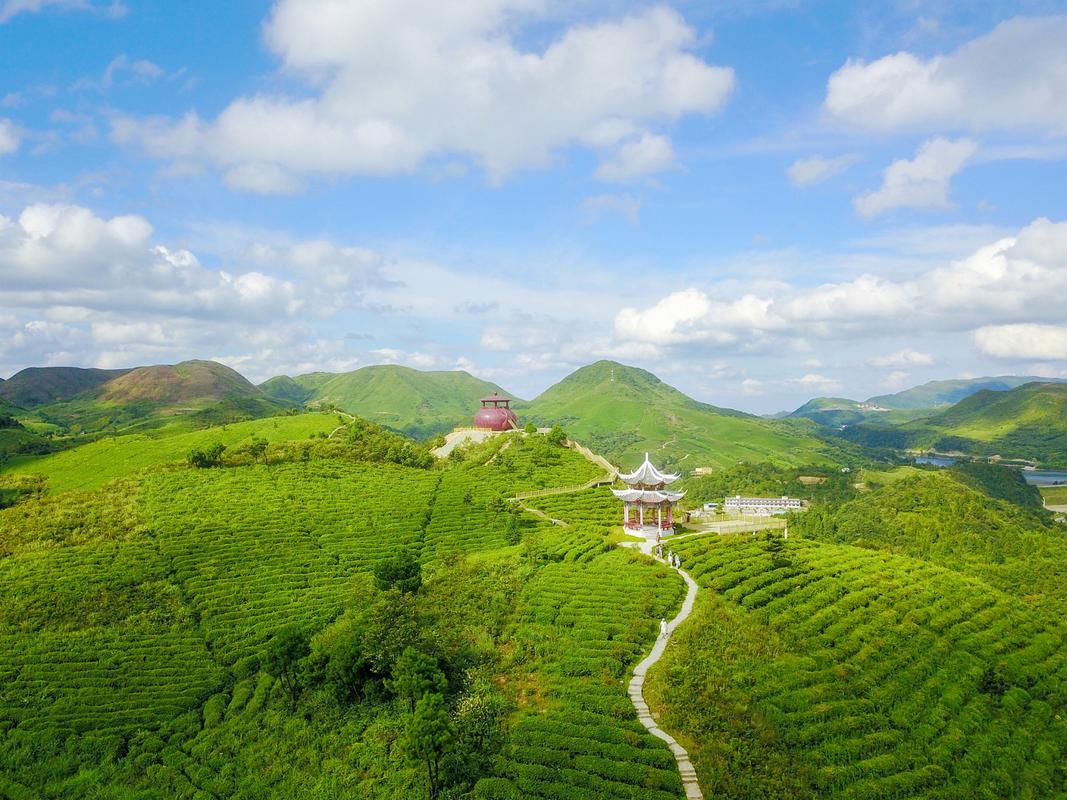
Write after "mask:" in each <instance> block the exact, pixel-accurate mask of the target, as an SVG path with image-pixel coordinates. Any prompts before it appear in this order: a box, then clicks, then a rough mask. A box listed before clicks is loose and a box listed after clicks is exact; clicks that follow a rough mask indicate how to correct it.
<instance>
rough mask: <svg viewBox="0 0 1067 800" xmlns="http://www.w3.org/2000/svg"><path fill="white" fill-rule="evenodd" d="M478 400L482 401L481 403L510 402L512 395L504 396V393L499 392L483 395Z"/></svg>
mask: <svg viewBox="0 0 1067 800" xmlns="http://www.w3.org/2000/svg"><path fill="white" fill-rule="evenodd" d="M478 402H480V403H510V402H511V398H510V397H504V396H503V395H499V394H491V395H488V396H486V397H483V398H482V399H481V400H479V401H478Z"/></svg>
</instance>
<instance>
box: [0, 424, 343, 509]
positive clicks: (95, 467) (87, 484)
mask: <svg viewBox="0 0 1067 800" xmlns="http://www.w3.org/2000/svg"><path fill="white" fill-rule="evenodd" d="M339 424H340V422H339V421H338V418H337V416H336V415H335V414H318V413H316V414H299V415H296V416H283V417H268V418H266V419H257V420H250V421H247V422H237V423H234V424H232V425H224V426H221V427H215V428H205V429H203V430H198V431H187V430H185V429H184V428H182V427H178V428H177V431H174V430H173V429H171V430H164V431H161V432H157V433H155V434H152V435H149V434H130V435H126V436H115V437H110V438H106V439H98V440H97V441H95V442H90V443H89V444H84V445H81V446H79V447H76V448H73V449H71V450H64V451H61V452H59V453H52V454H49V455H45V456H36V457H33V456H25V457H19V458H14V459H12V462H11V464H10V466H9V467H8V470H9V471H10V472H12V473H15V474H34V473H36V474H41V475H45V476H46V477H47V478H48V485H49V488H50V489H51V490H52V491H54V492H65V491H70V490H72V489H92V488H96V487H98V486H102V485H103V484H104V483H106V482H107V481H109V480H113V479H115V478H121V477H125V476H127V475H131V474H133V473H136V472H138V471H139V470H142V469H146V468H148V467H153V466H156V465H159V464H165V463H168V462H177V461H184V460H185V457H186V456H187V455H188V453H189V451H190V450H192V449H193V448H196V447H205V446H208V445H210V444H212V443H214V442H222V443H223V444H225V445H226V446H227V447H232V446H234V445H237V444H241V443H243V442H246V441H247V440H249V439H251V437H252V436H259V437H262V438H264V439H267V440H268V441H269V442H280V441H286V440H291V439H307V438H308V437H309V436H311V435H313V434H319V433H329V432H330V431H332V430H333V429H334V428H336V427H338V425H339Z"/></svg>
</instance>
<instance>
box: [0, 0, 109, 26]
mask: <svg viewBox="0 0 1067 800" xmlns="http://www.w3.org/2000/svg"><path fill="white" fill-rule="evenodd" d="M46 8H54V9H57V10H60V11H92V12H94V13H96V14H99V15H101V16H106V17H112V18H118V17H121V16H124V15H125V14H126V12H127V11H128V10H129V9H127V8H126V6H125V5H123V4H122V3H120V2H118V0H112V2H110V3H107V4H99V3H92V2H89V0H4V2H2V3H0V24H3V23H5V22H7V21H8V20H9V19H11V18H12V17H15V16H17V15H19V14H23V13H37V12H38V11H43V10H44V9H46Z"/></svg>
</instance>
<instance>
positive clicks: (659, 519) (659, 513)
mask: <svg viewBox="0 0 1067 800" xmlns="http://www.w3.org/2000/svg"><path fill="white" fill-rule="evenodd" d="M656 530H659V531H661V530H663V506H662V505H659V506H656Z"/></svg>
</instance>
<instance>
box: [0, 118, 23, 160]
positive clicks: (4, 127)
mask: <svg viewBox="0 0 1067 800" xmlns="http://www.w3.org/2000/svg"><path fill="white" fill-rule="evenodd" d="M20 139H21V137H20V136H19V130H18V128H17V127H15V123H14V122H12V121H11V120H9V119H4V118H3V117H0V156H6V155H10V154H11V153H14V152H15V151H16V150H18V149H19V141H20Z"/></svg>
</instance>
